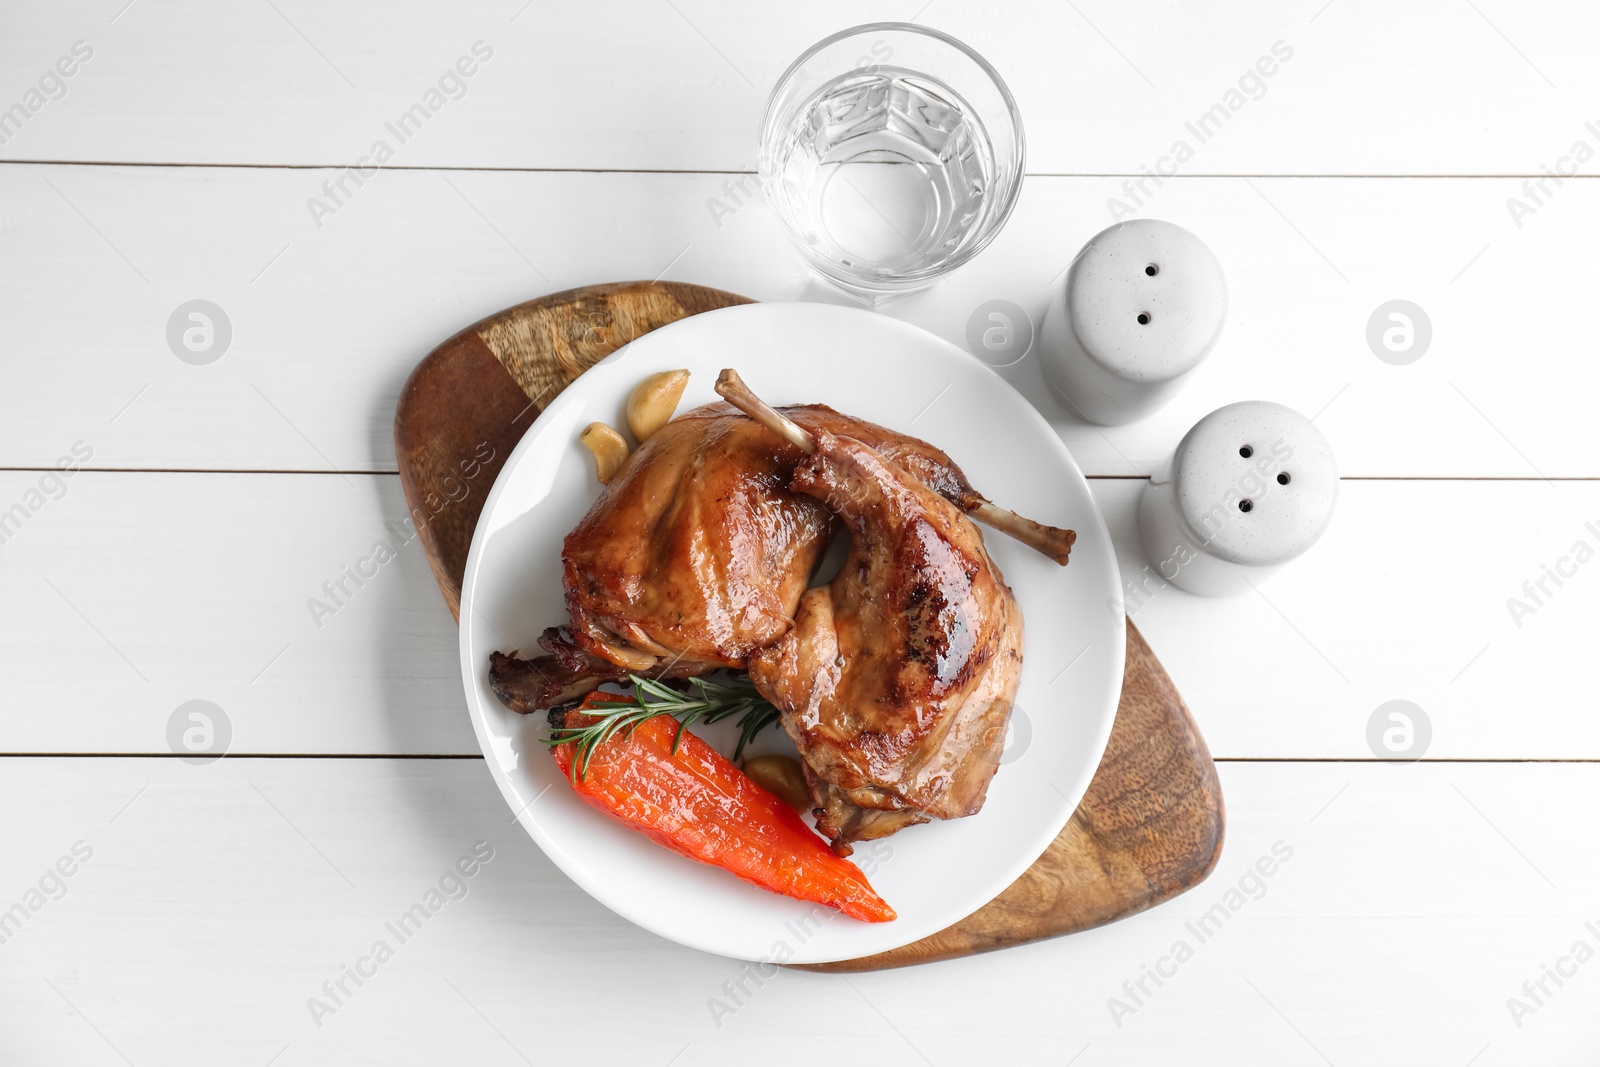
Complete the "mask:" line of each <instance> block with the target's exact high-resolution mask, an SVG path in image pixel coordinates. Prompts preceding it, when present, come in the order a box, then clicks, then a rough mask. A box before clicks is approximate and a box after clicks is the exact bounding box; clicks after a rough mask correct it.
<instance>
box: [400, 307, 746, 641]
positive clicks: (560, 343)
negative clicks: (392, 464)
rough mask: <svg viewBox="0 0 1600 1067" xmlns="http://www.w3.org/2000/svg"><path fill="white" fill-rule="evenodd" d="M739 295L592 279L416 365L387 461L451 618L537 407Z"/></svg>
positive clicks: (472, 330) (470, 330) (492, 319)
mask: <svg viewBox="0 0 1600 1067" xmlns="http://www.w3.org/2000/svg"><path fill="white" fill-rule="evenodd" d="M746 303H749V300H748V299H747V298H745V297H742V296H735V295H734V294H732V293H724V292H722V291H720V290H717V289H708V288H705V287H704V286H698V285H681V284H679V283H677V282H625V283H622V284H618V285H590V286H585V287H583V288H580V289H569V290H567V291H566V292H562V293H556V294H554V295H552V296H547V297H542V298H540V299H538V300H530V301H528V302H526V303H523V304H518V305H517V306H516V307H513V308H507V309H506V310H505V311H502V312H500V313H499V314H496V315H491V316H489V317H488V318H486V319H484V320H482V321H481V322H477V323H474V324H473V325H471V326H468V327H467V328H466V329H465V330H462V331H461V332H460V333H458V334H456V335H455V336H454V337H452V338H450V339H449V340H448V341H446V342H445V343H444V344H442V345H440V346H439V347H438V348H436V349H434V350H433V351H432V352H430V353H429V354H428V356H427V358H426V359H424V360H423V361H422V362H421V363H419V364H418V365H417V368H416V370H414V371H412V372H411V377H410V378H409V379H407V381H406V384H405V388H404V389H403V390H402V391H401V393H400V402H399V404H398V405H396V408H395V417H394V441H395V458H396V460H397V462H398V465H399V469H400V482H401V485H403V486H404V487H405V494H406V503H407V505H408V506H409V508H410V510H411V515H412V518H413V520H415V522H416V524H417V533H418V535H419V536H420V537H421V538H422V544H423V547H424V549H425V550H426V552H427V555H428V565H429V566H430V567H432V568H433V576H434V577H435V578H436V579H437V580H438V582H439V588H440V590H441V591H442V592H443V593H444V599H445V603H447V604H449V605H450V614H451V615H453V616H455V617H456V618H458V619H459V618H460V617H461V576H462V574H463V573H464V572H465V570H466V566H467V551H468V549H470V548H471V547H472V531H473V529H474V528H475V527H476V526H477V525H478V515H479V513H481V512H482V511H483V503H484V500H485V499H486V498H487V496H488V493H489V487H490V486H492V485H493V484H494V480H495V476H496V475H498V474H499V473H500V468H501V467H502V466H504V465H505V461H506V457H507V456H509V455H510V454H511V450H512V449H513V448H515V447H516V444H517V442H518V441H520V440H521V439H522V435H523V434H524V433H525V432H527V429H528V427H529V426H531V425H532V424H533V420H534V418H536V417H537V416H538V414H539V412H541V411H543V410H544V406H545V405H546V404H548V403H549V402H550V401H551V400H553V399H555V397H556V396H558V395H559V394H560V393H561V390H563V389H565V388H566V387H567V386H568V385H569V384H571V383H572V381H573V379H575V378H577V376H578V375H580V374H582V373H583V372H584V371H586V370H588V369H589V368H590V367H592V366H594V365H595V364H596V363H598V362H600V361H601V360H602V359H604V358H605V357H606V356H609V355H610V354H611V353H613V352H615V351H616V350H617V349H619V348H621V347H622V346H623V345H625V344H627V343H628V342H629V341H632V340H633V339H634V338H636V337H642V336H643V335H644V334H647V333H649V332H650V331H651V330H654V329H656V328H657V327H659V326H665V325H666V324H667V323H669V322H675V321H677V320H678V319H681V318H685V317H687V316H689V315H698V314H699V313H700V312H702V311H710V310H712V309H714V308H720V307H729V306H730V305H733V304H746ZM508 373H509V375H510V377H509V378H508V377H507V374H508ZM468 398H470V401H469V400H468ZM486 456H487V458H485V457H486ZM468 471H473V472H474V473H473V474H472V476H471V477H464V475H466V474H467V472H468ZM446 502H448V506H446Z"/></svg>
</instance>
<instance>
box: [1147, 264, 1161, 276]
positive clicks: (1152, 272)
mask: <svg viewBox="0 0 1600 1067" xmlns="http://www.w3.org/2000/svg"><path fill="white" fill-rule="evenodd" d="M1144 272H1145V273H1146V274H1148V275H1149V276H1150V277H1152V278H1154V277H1155V276H1156V275H1157V274H1160V273H1161V268H1160V267H1158V266H1157V265H1156V264H1154V263H1148V264H1146V265H1145V268H1144Z"/></svg>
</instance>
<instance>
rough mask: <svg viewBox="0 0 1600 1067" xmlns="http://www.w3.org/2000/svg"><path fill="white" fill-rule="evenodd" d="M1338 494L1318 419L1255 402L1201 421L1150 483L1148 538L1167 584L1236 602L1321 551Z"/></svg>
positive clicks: (1145, 518) (1143, 508)
mask: <svg viewBox="0 0 1600 1067" xmlns="http://www.w3.org/2000/svg"><path fill="white" fill-rule="evenodd" d="M1338 493H1339V470H1338V467H1337V466H1336V465H1335V463H1334V458H1333V450H1332V449H1331V448H1329V447H1328V441H1327V439H1326V438H1324V437H1323V436H1322V433H1321V431H1319V430H1318V429H1317V428H1316V426H1314V425H1312V423H1311V420H1310V419H1307V418H1306V417H1305V416H1304V415H1301V414H1300V413H1299V412H1297V411H1295V410H1293V409H1292V408H1287V407H1284V406H1283V405H1282V404H1274V403H1272V402H1270V401H1266V400H1246V401H1242V402H1240V403H1237V404H1229V405H1227V406H1226V407H1221V408H1218V409H1217V410H1216V411H1213V412H1212V413H1211V414H1209V415H1207V416H1206V417H1205V418H1203V419H1201V420H1200V421H1199V422H1197V423H1195V425H1194V428H1193V429H1191V430H1190V431H1189V432H1188V433H1187V434H1185V435H1184V437H1183V440H1182V441H1180V442H1179V443H1178V447H1177V450H1176V451H1175V452H1174V453H1173V454H1172V456H1171V458H1169V459H1168V460H1167V461H1166V462H1165V463H1163V464H1162V465H1161V467H1160V468H1158V469H1157V471H1156V472H1155V474H1153V475H1152V476H1151V478H1150V481H1149V482H1147V483H1146V484H1145V487H1144V491H1143V495H1142V496H1141V497H1140V498H1139V538H1140V540H1141V541H1142V542H1143V544H1144V551H1145V555H1146V556H1147V557H1148V558H1149V561H1150V566H1151V568H1152V569H1154V571H1155V572H1156V573H1157V574H1159V575H1160V576H1161V577H1162V578H1163V579H1165V580H1166V581H1169V582H1171V583H1173V584H1174V585H1177V586H1178V587H1179V588H1181V589H1186V590H1188V591H1189V592H1191V593H1199V594H1201V595H1204V596H1227V595H1231V594H1233V593H1237V592H1242V591H1243V590H1245V589H1246V588H1248V587H1249V585H1250V583H1252V582H1255V581H1259V580H1260V579H1262V578H1264V577H1266V576H1267V575H1269V574H1271V573H1272V572H1273V571H1276V570H1277V569H1278V568H1280V567H1282V566H1283V565H1284V564H1285V563H1287V562H1288V561H1289V560H1292V559H1294V558H1295V557H1296V556H1298V555H1300V554H1301V553H1303V552H1305V551H1306V550H1307V549H1308V548H1310V547H1311V546H1312V545H1313V544H1315V543H1316V541H1317V539H1318V538H1320V537H1321V536H1322V533H1323V531H1324V530H1326V529H1327V528H1328V523H1329V521H1330V520H1331V519H1332V518H1333V506H1334V501H1335V499H1336V498H1337V497H1338Z"/></svg>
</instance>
